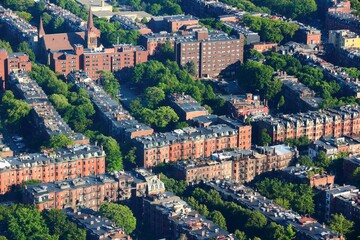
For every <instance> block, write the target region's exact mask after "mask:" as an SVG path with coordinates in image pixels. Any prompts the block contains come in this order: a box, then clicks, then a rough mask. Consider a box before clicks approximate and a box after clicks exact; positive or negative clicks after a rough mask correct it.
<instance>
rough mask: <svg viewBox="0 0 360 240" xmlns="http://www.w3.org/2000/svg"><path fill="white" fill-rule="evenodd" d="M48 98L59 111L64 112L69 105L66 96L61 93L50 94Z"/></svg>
mask: <svg viewBox="0 0 360 240" xmlns="http://www.w3.org/2000/svg"><path fill="white" fill-rule="evenodd" d="M49 99H50V101H51V103H52V104H53V106H54V107H55V108H56V110H58V111H59V112H60V113H61V112H64V111H65V110H66V109H67V108H69V107H70V106H71V105H70V103H69V101H68V100H67V98H66V97H65V96H64V95H62V94H52V95H51V96H50V97H49Z"/></svg>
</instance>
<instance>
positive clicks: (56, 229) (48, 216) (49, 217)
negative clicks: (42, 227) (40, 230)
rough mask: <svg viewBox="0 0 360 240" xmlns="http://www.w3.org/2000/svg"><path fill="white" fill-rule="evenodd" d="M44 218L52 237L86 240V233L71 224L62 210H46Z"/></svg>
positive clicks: (63, 239) (43, 214) (43, 213)
mask: <svg viewBox="0 0 360 240" xmlns="http://www.w3.org/2000/svg"><path fill="white" fill-rule="evenodd" d="M42 216H43V218H44V220H45V222H46V224H47V225H48V227H49V230H50V234H51V235H56V236H59V239H62V240H86V231H85V230H83V229H80V228H78V227H77V226H76V224H75V223H72V222H69V221H68V220H67V218H66V214H65V213H64V212H63V211H61V210H60V209H51V210H44V211H43V212H42Z"/></svg>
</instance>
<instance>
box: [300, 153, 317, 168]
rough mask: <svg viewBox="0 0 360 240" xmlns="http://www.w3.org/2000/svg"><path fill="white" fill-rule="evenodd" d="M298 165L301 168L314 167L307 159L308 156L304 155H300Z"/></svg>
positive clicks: (309, 159)
mask: <svg viewBox="0 0 360 240" xmlns="http://www.w3.org/2000/svg"><path fill="white" fill-rule="evenodd" d="M298 164H300V165H302V166H307V167H313V166H314V162H313V161H312V160H311V158H309V157H308V156H305V155H301V156H300V157H299V159H298Z"/></svg>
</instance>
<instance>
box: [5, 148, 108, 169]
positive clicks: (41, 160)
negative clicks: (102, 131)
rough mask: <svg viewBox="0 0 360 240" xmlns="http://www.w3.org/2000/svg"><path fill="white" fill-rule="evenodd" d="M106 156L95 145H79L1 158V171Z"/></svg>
mask: <svg viewBox="0 0 360 240" xmlns="http://www.w3.org/2000/svg"><path fill="white" fill-rule="evenodd" d="M98 157H105V152H104V151H103V150H101V149H100V148H99V147H96V146H94V145H77V146H74V147H70V148H61V149H58V150H51V151H50V150H43V152H41V153H29V154H21V155H17V156H13V157H8V158H5V159H0V161H1V162H0V171H2V170H7V169H20V168H29V167H35V166H42V165H48V164H49V163H59V162H73V161H76V160H78V159H90V158H98Z"/></svg>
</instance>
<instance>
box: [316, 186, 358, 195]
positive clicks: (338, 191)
mask: <svg viewBox="0 0 360 240" xmlns="http://www.w3.org/2000/svg"><path fill="white" fill-rule="evenodd" d="M316 189H318V190H320V191H324V192H326V193H327V194H329V195H331V196H332V197H336V196H340V195H343V194H349V193H351V192H359V189H357V188H356V187H354V186H351V185H345V184H344V185H337V184H331V185H323V186H318V187H316Z"/></svg>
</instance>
